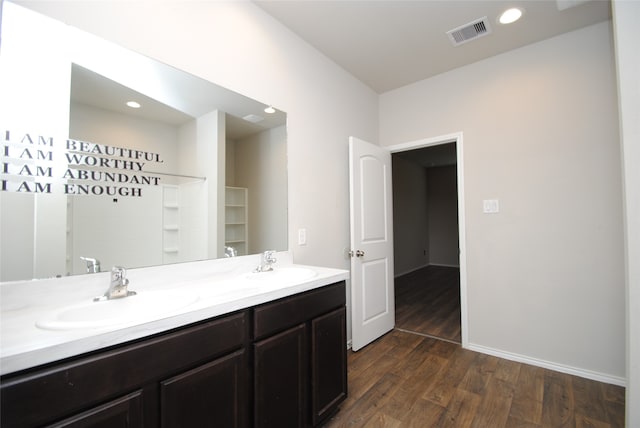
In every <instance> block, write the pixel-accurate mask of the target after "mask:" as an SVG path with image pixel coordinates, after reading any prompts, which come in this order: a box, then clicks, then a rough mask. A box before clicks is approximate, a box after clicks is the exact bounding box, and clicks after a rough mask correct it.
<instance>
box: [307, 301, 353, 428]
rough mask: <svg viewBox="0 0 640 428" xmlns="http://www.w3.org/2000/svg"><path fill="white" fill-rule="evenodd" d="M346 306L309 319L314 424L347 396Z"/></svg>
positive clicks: (331, 411)
mask: <svg viewBox="0 0 640 428" xmlns="http://www.w3.org/2000/svg"><path fill="white" fill-rule="evenodd" d="M346 322H347V320H346V309H345V308H344V307H341V308H339V309H336V310H334V311H332V312H329V313H328V314H325V315H323V316H320V317H318V318H315V319H313V320H312V321H311V392H312V393H311V412H312V418H313V419H312V422H313V425H314V426H316V425H318V424H319V423H320V422H322V421H323V420H325V419H326V418H327V417H329V416H331V414H332V413H334V412H335V411H336V410H337V409H338V406H339V405H340V403H341V402H342V401H344V399H345V398H347V352H346V349H345V348H346V347H345V344H346V343H347V337H346Z"/></svg>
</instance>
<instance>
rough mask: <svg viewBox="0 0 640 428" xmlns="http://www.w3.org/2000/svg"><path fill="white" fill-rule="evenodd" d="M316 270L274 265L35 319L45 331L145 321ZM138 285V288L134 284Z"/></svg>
mask: <svg viewBox="0 0 640 428" xmlns="http://www.w3.org/2000/svg"><path fill="white" fill-rule="evenodd" d="M315 276H317V272H316V271H314V270H313V269H310V268H307V267H299V266H287V267H274V268H273V270H271V271H267V272H251V273H244V274H241V275H238V276H237V277H236V278H233V279H231V280H230V281H229V282H228V285H227V286H225V287H216V286H215V284H212V285H211V287H210V288H207V290H206V291H205V292H204V293H200V294H199V293H195V292H192V291H188V290H185V291H179V290H177V289H172V290H142V291H141V290H136V291H137V294H136V295H134V296H129V297H124V298H119V299H112V300H103V301H98V302H94V301H93V300H89V301H83V302H76V303H73V304H69V305H67V306H63V307H60V308H58V309H55V310H53V311H51V312H49V313H47V314H46V315H45V316H44V317H43V318H41V319H39V320H38V321H36V326H37V327H38V328H40V329H44V330H63V331H64V330H78V329H96V328H104V327H110V326H114V325H119V324H129V323H135V322H145V321H149V320H153V319H156V318H161V317H164V316H169V315H171V314H174V313H177V312H180V311H186V310H188V309H189V307H191V306H193V305H194V304H195V303H196V302H198V301H199V300H200V299H202V298H206V299H210V298H211V299H215V298H216V297H220V295H221V294H229V293H233V292H237V291H242V292H244V293H255V294H259V293H262V292H267V291H269V290H271V289H273V288H274V287H283V286H287V285H294V284H297V283H300V282H304V281H307V280H310V279H312V278H314V277H315ZM134 288H135V287H134Z"/></svg>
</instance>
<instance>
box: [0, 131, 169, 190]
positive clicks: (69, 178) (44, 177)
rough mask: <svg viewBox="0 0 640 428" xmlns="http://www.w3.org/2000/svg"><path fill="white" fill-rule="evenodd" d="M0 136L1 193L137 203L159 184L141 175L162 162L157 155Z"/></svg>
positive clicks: (67, 141)
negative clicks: (129, 199) (130, 198)
mask: <svg viewBox="0 0 640 428" xmlns="http://www.w3.org/2000/svg"><path fill="white" fill-rule="evenodd" d="M0 135H2V136H3V137H4V141H3V142H2V160H1V164H0V191H3V192H17V193H55V194H67V195H90V196H91V195H94V196H102V195H106V196H133V197H141V196H142V190H143V187H140V186H158V185H159V184H160V177H158V176H157V175H154V174H153V173H148V172H145V170H144V168H145V166H146V165H147V164H149V163H155V164H162V163H163V162H164V161H163V160H162V159H161V157H160V154H159V153H155V152H148V151H144V150H138V149H131V148H126V147H117V146H109V145H104V144H96V143H91V142H88V141H80V140H74V139H70V138H64V139H57V138H54V137H48V136H42V135H34V134H30V133H13V132H11V131H9V130H5V131H4V132H3V133H2V134H0Z"/></svg>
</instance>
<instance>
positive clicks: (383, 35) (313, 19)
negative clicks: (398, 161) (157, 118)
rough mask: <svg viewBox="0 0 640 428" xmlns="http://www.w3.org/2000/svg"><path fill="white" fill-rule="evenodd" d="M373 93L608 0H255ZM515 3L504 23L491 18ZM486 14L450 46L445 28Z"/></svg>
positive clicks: (600, 14)
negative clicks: (479, 29) (483, 25)
mask: <svg viewBox="0 0 640 428" xmlns="http://www.w3.org/2000/svg"><path fill="white" fill-rule="evenodd" d="M254 3H255V4H256V5H257V6H259V7H260V8H262V9H263V10H264V11H265V12H267V13H268V14H270V15H271V16H273V17H274V18H275V19H277V20H278V21H280V22H281V23H282V24H284V25H285V26H286V27H288V28H289V29H290V30H291V31H293V32H294V33H296V34H297V35H298V36H300V37H301V38H302V39H304V40H305V41H307V42H308V43H309V44H311V45H312V46H314V47H315V48H316V49H318V50H319V51H320V52H322V53H324V54H325V55H326V56H327V57H329V58H330V59H331V60H333V61H334V62H335V63H337V64H338V65H340V66H341V67H342V68H344V69H345V70H347V71H348V72H349V73H351V74H352V75H353V76H355V77H356V78H358V79H359V80H360V81H362V82H364V83H365V84H367V85H368V86H369V87H371V88H372V89H373V90H374V91H376V92H377V93H384V92H387V91H390V90H393V89H396V88H399V87H401V86H405V85H408V84H411V83H414V82H417V81H420V80H423V79H426V78H429V77H432V76H435V75H437V74H440V73H444V72H446V71H449V70H452V69H454V68H458V67H462V66H464V65H467V64H471V63H473V62H476V61H480V60H482V59H485V58H488V57H491V56H494V55H498V54H500V53H503V52H507V51H509V50H512V49H517V48H519V47H521V46H525V45H528V44H530V43H535V42H538V41H541V40H544V39H547V38H550V37H553V36H556V35H559V34H562V33H566V32H569V31H573V30H576V29H579V28H582V27H585V26H588V25H592V24H595V23H598V22H602V21H606V20H608V19H611V4H610V1H609V0H590V1H586V0H557V1H556V0H528V1H521V0H508V1H503V0H490V1H486V0H465V1H463V0H447V1H436V0H413V1H402V0H395V1H393V0H363V1H348V0H341V1H333V0H291V1H281V0H278V1H275V0H270V1H265V0H254ZM514 6H518V7H521V8H524V10H525V13H524V16H523V17H522V18H521V19H520V20H519V21H517V22H515V23H513V24H510V25H502V24H499V23H498V22H497V18H498V16H499V14H500V13H501V12H503V11H504V10H506V9H508V8H510V7H514ZM485 16H486V17H487V18H488V22H489V24H490V26H491V30H492V31H491V34H489V35H487V36H484V37H480V38H477V39H475V40H473V41H470V42H467V43H465V44H462V45H459V46H458V47H454V46H453V44H452V43H451V42H450V40H449V38H448V36H447V35H446V32H447V31H449V30H452V29H455V28H457V27H460V26H463V25H465V24H468V23H470V22H472V21H474V20H476V19H478V18H482V17H485Z"/></svg>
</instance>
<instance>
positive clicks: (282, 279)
mask: <svg viewBox="0 0 640 428" xmlns="http://www.w3.org/2000/svg"><path fill="white" fill-rule="evenodd" d="M317 275H318V273H317V272H316V271H314V270H313V269H309V268H305V267H275V268H273V270H272V271H269V272H251V273H249V274H246V275H245V278H246V279H248V280H250V281H256V282H257V283H265V284H273V285H277V284H283V285H286V284H292V283H297V282H302V281H306V280H308V279H311V278H313V277H315V276H317Z"/></svg>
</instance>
